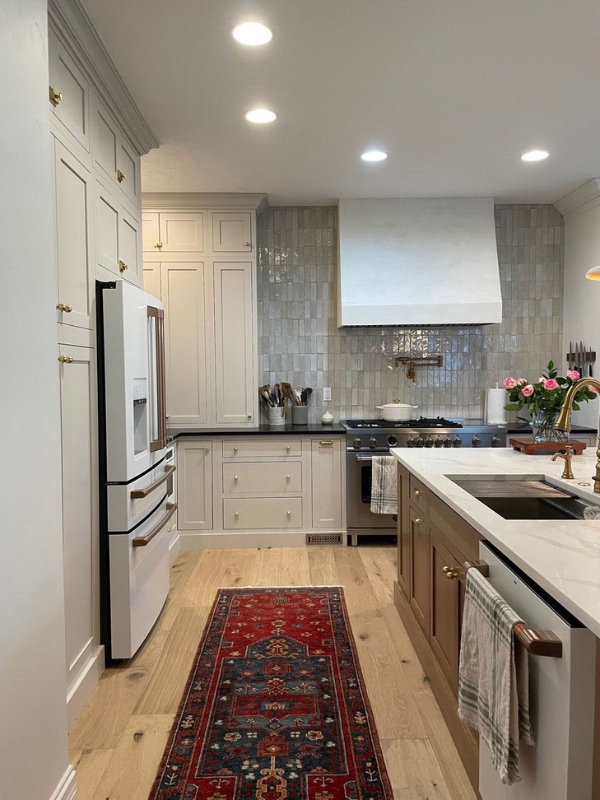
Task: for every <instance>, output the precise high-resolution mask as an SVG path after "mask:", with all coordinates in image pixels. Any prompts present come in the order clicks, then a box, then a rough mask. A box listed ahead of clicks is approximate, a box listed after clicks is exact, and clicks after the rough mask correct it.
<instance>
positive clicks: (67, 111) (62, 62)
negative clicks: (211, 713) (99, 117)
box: [48, 29, 90, 151]
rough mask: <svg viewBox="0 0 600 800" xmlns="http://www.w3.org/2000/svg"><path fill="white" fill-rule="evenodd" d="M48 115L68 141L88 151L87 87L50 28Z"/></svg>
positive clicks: (81, 74) (88, 98)
mask: <svg viewBox="0 0 600 800" xmlns="http://www.w3.org/2000/svg"><path fill="white" fill-rule="evenodd" d="M48 57H49V77H50V86H49V100H50V113H51V115H52V116H53V117H54V118H55V120H56V121H57V122H59V123H60V126H61V128H62V131H63V133H65V134H66V138H67V140H69V139H71V138H72V139H74V140H75V141H77V142H78V143H79V144H80V145H81V146H82V147H83V148H84V149H85V150H87V151H89V149H90V130H89V129H90V125H89V120H90V84H89V81H88V79H87V78H86V76H85V75H84V73H83V72H82V71H81V69H80V68H79V67H78V66H77V64H76V63H75V61H74V59H73V58H72V57H71V55H70V54H69V53H68V52H67V50H66V48H65V47H64V46H63V44H62V42H61V41H60V40H59V38H58V36H57V35H56V34H55V33H54V31H53V30H52V29H50V31H49V36H48Z"/></svg>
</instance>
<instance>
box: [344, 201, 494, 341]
mask: <svg viewBox="0 0 600 800" xmlns="http://www.w3.org/2000/svg"><path fill="white" fill-rule="evenodd" d="M337 295H338V297H337V301H338V319H337V321H338V327H345V326H351V325H354V326H366V325H377V326H379V325H395V326H401V325H410V326H416V325H435V326H442V325H483V324H488V323H492V322H501V321H502V296H501V291H500V275H499V268H498V252H497V248H496V229H495V224H494V200H493V198H488V197H484V198H427V199H415V200H412V199H381V200H379V199H363V200H348V199H341V200H340V201H339V274H338V285H337Z"/></svg>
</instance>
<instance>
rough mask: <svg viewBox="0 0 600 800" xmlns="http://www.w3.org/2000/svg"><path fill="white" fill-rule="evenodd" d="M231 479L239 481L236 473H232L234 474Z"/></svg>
mask: <svg viewBox="0 0 600 800" xmlns="http://www.w3.org/2000/svg"><path fill="white" fill-rule="evenodd" d="M233 480H234V481H235V482H236V483H237V482H238V481H239V478H238V476H237V475H234V476H233Z"/></svg>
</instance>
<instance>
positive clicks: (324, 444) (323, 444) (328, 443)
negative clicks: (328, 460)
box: [319, 439, 333, 447]
mask: <svg viewBox="0 0 600 800" xmlns="http://www.w3.org/2000/svg"><path fill="white" fill-rule="evenodd" d="M319 444H320V445H321V447H333V442H332V441H331V439H323V441H322V442H319Z"/></svg>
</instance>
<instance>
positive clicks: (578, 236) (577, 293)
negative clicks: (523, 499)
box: [563, 205, 600, 427]
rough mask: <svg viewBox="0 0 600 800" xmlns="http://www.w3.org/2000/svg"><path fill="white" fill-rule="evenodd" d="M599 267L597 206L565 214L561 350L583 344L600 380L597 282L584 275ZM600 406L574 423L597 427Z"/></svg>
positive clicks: (590, 405) (588, 409) (590, 407)
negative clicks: (592, 352) (592, 357)
mask: <svg viewBox="0 0 600 800" xmlns="http://www.w3.org/2000/svg"><path fill="white" fill-rule="evenodd" d="M598 264H600V205H596V206H594V207H591V208H589V207H587V210H585V211H582V212H575V213H573V214H572V215H571V214H568V215H565V288H564V318H563V350H564V354H566V353H567V351H568V349H569V343H570V342H571V341H572V342H573V343H574V342H576V341H577V342H579V341H583V343H584V345H585V346H586V347H592V348H593V349H594V350H595V351H596V353H597V354H598V363H597V364H596V370H595V373H594V377H595V378H599V379H600V281H589V280H587V278H586V277H585V273H586V272H587V270H588V269H590V267H595V266H596V265H598ZM599 414H600V406H599V403H598V401H597V400H592V401H590V402H589V403H587V404H584V405H583V406H582V409H581V411H580V412H579V413H577V414H575V415H574V416H573V420H574V421H576V422H578V423H580V424H581V425H593V426H594V427H597V426H598V415H599Z"/></svg>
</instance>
